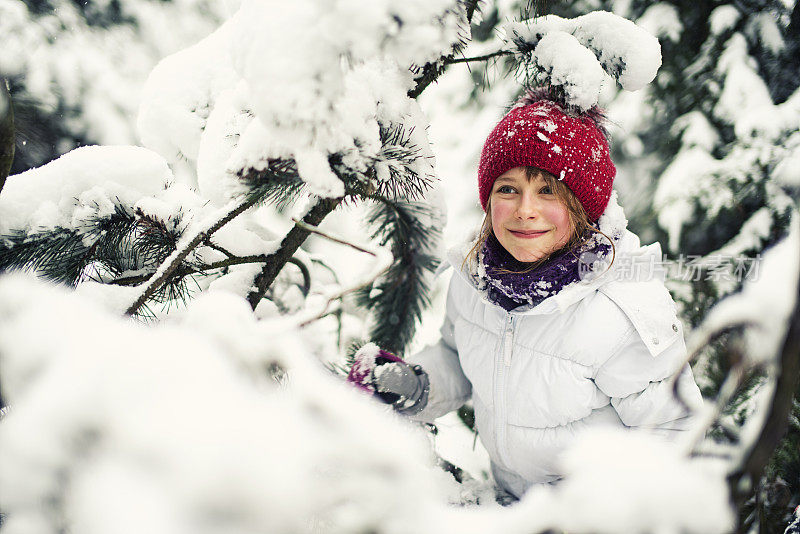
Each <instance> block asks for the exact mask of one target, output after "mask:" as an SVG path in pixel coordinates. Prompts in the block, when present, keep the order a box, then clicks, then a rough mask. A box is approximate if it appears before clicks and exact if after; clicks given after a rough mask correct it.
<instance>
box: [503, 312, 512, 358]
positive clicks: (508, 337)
mask: <svg viewBox="0 0 800 534" xmlns="http://www.w3.org/2000/svg"><path fill="white" fill-rule="evenodd" d="M513 349H514V316H513V315H509V317H508V321H507V322H506V332H505V343H504V344H503V363H505V364H506V367H508V366H509V365H511V352H512V350H513Z"/></svg>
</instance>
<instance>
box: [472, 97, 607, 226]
mask: <svg viewBox="0 0 800 534" xmlns="http://www.w3.org/2000/svg"><path fill="white" fill-rule="evenodd" d="M547 94H548V92H547V91H546V90H545V91H537V92H533V91H531V92H529V93H528V94H527V95H525V97H523V98H522V99H521V100H520V101H519V102H518V103H517V104H516V105H515V106H514V107H513V108H512V109H511V110H510V111H509V112H508V113H507V114H506V116H505V117H503V118H502V119H501V120H500V122H499V123H497V126H495V127H494V130H492V133H490V134H489V137H488V138H487V139H486V142H485V143H484V145H483V150H482V151H481V159H480V163H479V165H478V194H479V196H480V201H481V206H482V207H483V209H484V211H486V204H487V202H488V200H489V194H490V193H491V191H492V186H493V185H494V181H495V180H496V179H497V178H498V177H499V176H500V175H502V174H503V173H504V172H506V171H508V170H510V169H513V168H514V167H536V168H539V169H542V170H545V171H547V172H549V173H550V174H552V175H553V176H555V177H556V178H558V179H559V180H563V181H564V183H565V184H566V185H567V187H569V188H570V190H571V191H572V192H573V193H574V194H575V196H576V197H577V198H578V200H579V201H580V203H581V205H582V206H583V208H584V209H585V210H586V213H587V214H588V216H589V219H591V220H593V221H594V220H597V219H598V218H599V217H600V215H602V214H603V211H605V209H606V206H607V205H608V200H609V198H611V187H612V185H613V182H614V176H615V175H616V173H617V169H616V167H614V163H613V162H612V161H611V154H610V152H609V146H608V140H607V139H606V136H605V132H604V130H603V127H602V126H601V122H600V121H601V119H602V113H601V112H600V110H599V109H598V108H597V107H596V106H595V107H593V108H592V109H590V110H589V111H587V112H585V113H580V114H572V113H565V112H564V108H563V107H562V106H561V105H560V104H558V103H556V102H555V101H553V100H551V99H550V97H549V96H546V95H547Z"/></svg>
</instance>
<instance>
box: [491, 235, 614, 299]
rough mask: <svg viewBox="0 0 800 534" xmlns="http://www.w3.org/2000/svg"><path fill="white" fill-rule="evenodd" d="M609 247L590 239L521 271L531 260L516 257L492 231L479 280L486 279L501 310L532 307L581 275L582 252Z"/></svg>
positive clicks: (492, 296) (606, 249)
mask: <svg viewBox="0 0 800 534" xmlns="http://www.w3.org/2000/svg"><path fill="white" fill-rule="evenodd" d="M608 249H609V246H608V245H605V244H602V243H595V242H594V241H590V242H589V243H587V245H585V246H583V247H580V248H579V249H578V250H564V251H561V252H558V253H556V254H553V255H552V256H550V257H549V258H548V259H547V260H546V261H545V262H544V263H542V264H541V265H539V266H538V267H536V268H534V269H531V270H529V271H527V272H522V271H525V270H526V269H528V268H529V267H530V264H527V263H523V262H520V261H517V260H516V259H515V258H514V256H512V255H511V254H510V253H509V252H508V251H507V250H506V249H504V248H503V246H502V245H501V244H500V242H499V241H498V240H497V238H496V237H495V236H494V234H492V235H490V236H489V238H488V239H487V240H486V243H485V244H484V246H483V248H482V249H481V254H480V256H479V262H480V263H481V264H482V266H483V269H481V270H482V271H485V276H482V275H483V273H481V274H479V280H480V281H482V282H485V288H486V290H487V292H488V296H489V300H491V301H492V302H494V303H495V304H497V305H498V306H500V307H502V308H503V309H504V310H506V311H511V310H513V309H515V308H518V307H519V306H530V307H533V306H536V305H537V304H539V303H540V302H542V301H543V300H544V299H546V298H547V297H551V296H553V295H555V294H556V293H558V292H559V291H561V290H562V289H564V288H565V287H566V286H568V285H570V284H571V283H573V282H577V281H578V280H580V279H581V269H585V268H586V264H582V263H581V262H580V260H579V257H580V255H581V253H583V252H587V251H591V252H594V253H595V254H597V255H601V254H605V253H606V252H607V251H608ZM506 271H511V272H506Z"/></svg>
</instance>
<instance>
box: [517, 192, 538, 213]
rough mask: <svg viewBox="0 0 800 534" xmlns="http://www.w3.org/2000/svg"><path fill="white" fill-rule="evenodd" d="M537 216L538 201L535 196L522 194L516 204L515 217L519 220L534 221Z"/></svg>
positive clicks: (526, 193)
mask: <svg viewBox="0 0 800 534" xmlns="http://www.w3.org/2000/svg"><path fill="white" fill-rule="evenodd" d="M538 216H539V200H538V199H537V198H536V195H534V194H532V193H528V192H524V193H522V194H521V195H520V198H519V204H517V217H519V218H520V219H535V218H536V217H538Z"/></svg>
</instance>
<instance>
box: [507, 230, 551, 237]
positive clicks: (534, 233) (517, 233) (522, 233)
mask: <svg viewBox="0 0 800 534" xmlns="http://www.w3.org/2000/svg"><path fill="white" fill-rule="evenodd" d="M509 232H510V233H511V235H513V236H514V237H521V238H523V239H533V238H536V237H539V236H543V235H544V234H546V233H547V232H548V231H547V230H509Z"/></svg>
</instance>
